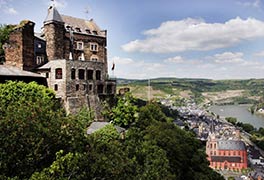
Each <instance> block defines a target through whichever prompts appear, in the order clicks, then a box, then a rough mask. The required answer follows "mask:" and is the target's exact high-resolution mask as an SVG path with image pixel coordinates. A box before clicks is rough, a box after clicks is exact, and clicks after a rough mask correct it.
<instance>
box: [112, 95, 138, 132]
mask: <svg viewBox="0 0 264 180" xmlns="http://www.w3.org/2000/svg"><path fill="white" fill-rule="evenodd" d="M134 101H135V99H134V98H133V97H132V95H131V94H130V93H126V94H125V95H123V96H119V97H118V100H117V105H116V106H115V107H114V108H112V110H111V112H110V113H109V117H110V120H112V121H113V123H114V124H115V125H118V126H121V127H129V126H130V125H131V124H132V123H135V122H136V121H137V119H138V107H137V106H136V105H135V104H134Z"/></svg>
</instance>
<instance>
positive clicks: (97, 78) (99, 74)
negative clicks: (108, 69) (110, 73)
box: [96, 70, 101, 80]
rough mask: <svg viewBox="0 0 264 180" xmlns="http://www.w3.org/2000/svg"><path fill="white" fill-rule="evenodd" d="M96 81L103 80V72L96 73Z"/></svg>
mask: <svg viewBox="0 0 264 180" xmlns="http://www.w3.org/2000/svg"><path fill="white" fill-rule="evenodd" d="M96 80H101V71H99V70H97V71H96Z"/></svg>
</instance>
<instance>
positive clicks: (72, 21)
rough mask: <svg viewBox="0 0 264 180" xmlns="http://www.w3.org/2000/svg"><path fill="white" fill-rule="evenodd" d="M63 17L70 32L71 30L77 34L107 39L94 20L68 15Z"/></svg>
mask: <svg viewBox="0 0 264 180" xmlns="http://www.w3.org/2000/svg"><path fill="white" fill-rule="evenodd" d="M61 17H62V20H63V22H64V23H65V29H66V31H68V32H69V31H70V30H71V31H73V32H75V33H81V34H89V35H96V36H102V37H106V33H105V31H102V30H101V29H100V28H99V27H98V26H97V24H96V23H95V22H94V20H93V19H91V20H85V19H80V18H76V17H72V16H66V15H61Z"/></svg>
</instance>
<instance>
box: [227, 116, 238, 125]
mask: <svg viewBox="0 0 264 180" xmlns="http://www.w3.org/2000/svg"><path fill="white" fill-rule="evenodd" d="M225 120H227V121H228V122H230V123H232V124H233V125H236V123H237V118H235V117H226V118H225Z"/></svg>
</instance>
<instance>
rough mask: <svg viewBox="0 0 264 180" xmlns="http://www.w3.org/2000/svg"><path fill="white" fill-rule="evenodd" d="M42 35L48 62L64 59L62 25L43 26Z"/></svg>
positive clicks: (63, 30)
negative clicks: (43, 35)
mask: <svg viewBox="0 0 264 180" xmlns="http://www.w3.org/2000/svg"><path fill="white" fill-rule="evenodd" d="M44 34H45V39H46V51H47V58H48V60H49V61H51V60H56V59H64V48H65V47H64V34H65V29H64V23H61V22H56V23H55V22H53V23H48V24H45V25H44ZM67 59H68V58H67Z"/></svg>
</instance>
